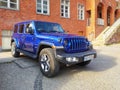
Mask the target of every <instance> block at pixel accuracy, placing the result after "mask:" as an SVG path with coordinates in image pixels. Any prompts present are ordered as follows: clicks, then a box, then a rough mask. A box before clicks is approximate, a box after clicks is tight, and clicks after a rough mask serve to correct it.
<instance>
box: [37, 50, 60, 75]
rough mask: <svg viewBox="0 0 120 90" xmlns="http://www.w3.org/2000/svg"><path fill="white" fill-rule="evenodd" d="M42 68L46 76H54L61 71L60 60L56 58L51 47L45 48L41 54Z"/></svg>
mask: <svg viewBox="0 0 120 90" xmlns="http://www.w3.org/2000/svg"><path fill="white" fill-rule="evenodd" d="M39 63H40V70H41V72H42V73H43V75H45V76H46V77H53V76H55V75H56V74H57V73H58V72H59V67H60V65H59V62H58V61H56V60H55V55H54V52H53V50H52V49H51V48H45V49H43V50H42V51H41V52H40V54H39Z"/></svg>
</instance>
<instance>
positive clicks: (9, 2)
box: [0, 0, 19, 10]
mask: <svg viewBox="0 0 120 90" xmlns="http://www.w3.org/2000/svg"><path fill="white" fill-rule="evenodd" d="M0 8H8V9H14V10H18V9H19V0H0Z"/></svg>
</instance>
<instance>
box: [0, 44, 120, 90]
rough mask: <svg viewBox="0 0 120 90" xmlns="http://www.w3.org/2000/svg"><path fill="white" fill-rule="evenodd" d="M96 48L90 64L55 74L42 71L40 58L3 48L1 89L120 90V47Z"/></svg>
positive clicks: (0, 58) (1, 56) (0, 72)
mask: <svg viewBox="0 0 120 90" xmlns="http://www.w3.org/2000/svg"><path fill="white" fill-rule="evenodd" d="M95 48H96V50H97V53H98V56H97V58H96V59H95V60H93V61H92V62H91V63H90V64H89V65H88V66H85V67H81V66H78V65H74V66H70V67H65V68H62V69H61V70H60V72H59V74H58V76H56V77H54V78H46V77H44V76H43V75H42V74H41V72H40V69H39V64H38V61H37V60H33V59H31V58H28V57H26V56H24V55H21V56H20V57H19V58H13V57H11V54H10V52H2V53H0V90H120V85H119V84H120V47H119V46H107V47H106V46H101V47H95ZM4 60H5V61H4Z"/></svg>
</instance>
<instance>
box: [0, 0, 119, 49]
mask: <svg viewBox="0 0 120 90" xmlns="http://www.w3.org/2000/svg"><path fill="white" fill-rule="evenodd" d="M118 17H119V9H117V2H116V0H0V49H1V50H2V49H9V48H10V36H11V34H12V30H13V25H14V24H15V23H17V22H21V21H25V20H41V21H49V22H57V23H60V24H61V25H62V27H63V28H64V30H66V31H67V32H68V33H73V34H77V35H82V36H86V37H88V39H89V40H93V39H95V37H97V36H98V35H99V34H100V33H101V32H102V30H103V29H105V28H106V27H107V26H110V25H112V24H113V23H114V22H115V20H116V19H117V18H118Z"/></svg>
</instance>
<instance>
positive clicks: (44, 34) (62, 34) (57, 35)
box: [39, 33, 85, 39]
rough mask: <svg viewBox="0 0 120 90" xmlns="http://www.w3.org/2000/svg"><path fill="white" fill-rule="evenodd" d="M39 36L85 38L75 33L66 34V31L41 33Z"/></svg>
mask: <svg viewBox="0 0 120 90" xmlns="http://www.w3.org/2000/svg"><path fill="white" fill-rule="evenodd" d="M39 36H43V37H44V38H49V39H50V38H51V39H63V38H77V37H79V38H85V37H83V36H77V35H74V34H66V33H41V34H40V35H39Z"/></svg>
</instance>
